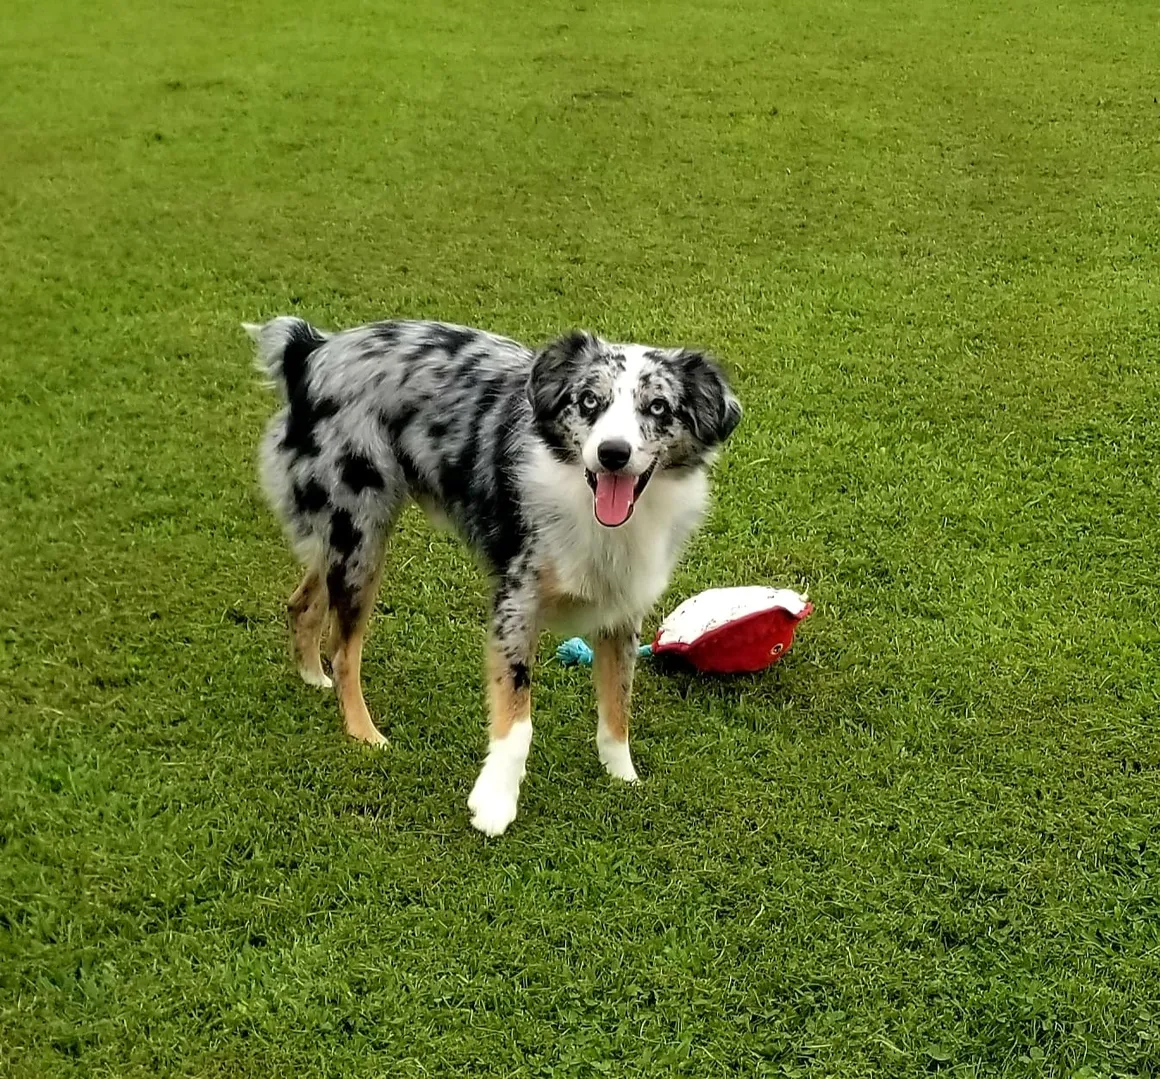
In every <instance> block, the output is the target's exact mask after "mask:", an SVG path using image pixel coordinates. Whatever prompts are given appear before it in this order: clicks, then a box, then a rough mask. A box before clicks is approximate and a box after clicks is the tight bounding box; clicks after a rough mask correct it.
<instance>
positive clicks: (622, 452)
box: [596, 438, 632, 472]
mask: <svg viewBox="0 0 1160 1079" xmlns="http://www.w3.org/2000/svg"><path fill="white" fill-rule="evenodd" d="M631 456H632V447H631V446H630V445H629V444H628V443H627V442H625V441H624V439H623V438H610V439H609V440H608V441H607V442H601V443H600V445H599V446H598V447H597V448H596V457H597V459H598V460H599V461H600V463H601V465H602V466H603V467H604V468H607V469H608V471H609V472H615V471H616V470H617V469H618V468H624V466H625V465H626V464H628V459H629V458H630V457H631Z"/></svg>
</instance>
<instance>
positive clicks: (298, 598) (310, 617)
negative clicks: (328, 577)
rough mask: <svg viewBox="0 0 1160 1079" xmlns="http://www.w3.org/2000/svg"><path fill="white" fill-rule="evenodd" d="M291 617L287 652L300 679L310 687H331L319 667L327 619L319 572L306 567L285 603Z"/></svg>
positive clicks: (324, 593)
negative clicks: (324, 626) (323, 625)
mask: <svg viewBox="0 0 1160 1079" xmlns="http://www.w3.org/2000/svg"><path fill="white" fill-rule="evenodd" d="M286 611H287V613H288V614H289V616H290V654H291V657H292V658H293V660H294V665H295V666H296V667H297V668H298V673H299V674H300V675H302V680H303V681H304V682H307V683H308V684H310V685H312V686H324V687H329V686H330V684H331V683H330V679H329V678H328V677H327V676H326V672H325V671H323V669H322V656H321V653H320V651H319V645H320V642H321V640H322V624H323V622H324V621H325V620H326V612H327V600H326V584H325V582H324V581H323V579H322V574H321V573H320V572H319V571H318V570H315V569H308V570H307V571H306V574H305V576H304V577H303V578H302V583H301V584H300V585H299V586H298V587H297V588H296V589H295V590H294V594H293V595H292V596H291V597H290V599H289V602H287V604H286Z"/></svg>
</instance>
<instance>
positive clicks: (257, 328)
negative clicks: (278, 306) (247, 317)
mask: <svg viewBox="0 0 1160 1079" xmlns="http://www.w3.org/2000/svg"><path fill="white" fill-rule="evenodd" d="M242 329H243V330H245V331H246V333H247V334H248V335H249V337H250V340H251V341H253V342H254V343H255V344H256V343H257V341H258V338H259V337H261V335H262V327H261V324H260V323H257V322H243V323H242Z"/></svg>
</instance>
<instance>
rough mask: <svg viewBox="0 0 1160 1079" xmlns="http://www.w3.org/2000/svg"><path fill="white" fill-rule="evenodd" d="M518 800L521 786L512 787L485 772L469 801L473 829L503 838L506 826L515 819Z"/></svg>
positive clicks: (512, 784)
mask: <svg viewBox="0 0 1160 1079" xmlns="http://www.w3.org/2000/svg"><path fill="white" fill-rule="evenodd" d="M519 798H520V786H519V783H511V782H509V781H507V780H506V779H505V778H504V777H503V776H498V775H495V774H494V773H491V774H489V773H488V770H487V769H486V768H484V770H483V771H482V772H480V774H479V778H478V779H477V780H476V781H475V786H474V787H473V788H472V790H471V796H470V797H469V798H468V799H467V808H468V809H470V810H471V825H472V827H473V828H476V829H478V830H479V831H481V832H483V834H484V835H492V836H495V835H503V833H504V832H505V831H507V826H508V825H509V824H511V822H512V821H514V820H515V819H516V811H517V809H518V807H519Z"/></svg>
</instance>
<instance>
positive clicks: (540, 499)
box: [527, 451, 708, 633]
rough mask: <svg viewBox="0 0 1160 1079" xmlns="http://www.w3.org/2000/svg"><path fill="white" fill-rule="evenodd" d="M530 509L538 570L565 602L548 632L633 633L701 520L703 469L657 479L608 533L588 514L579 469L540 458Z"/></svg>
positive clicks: (531, 481)
mask: <svg viewBox="0 0 1160 1079" xmlns="http://www.w3.org/2000/svg"><path fill="white" fill-rule="evenodd" d="M527 484H528V487H527V493H528V509H529V511H530V516H531V517H532V519H533V521H534V527H535V529H536V534H537V544H536V546H537V548H538V552H537V553H538V555H539V558H540V564H541V566H543V567H545V568H546V569H547V570H548V571H549V573H550V575H551V577H552V578H553V584H554V586H555V588H556V589H557V590H558V591H559V592H561V593H563V594H564V595H565V596H567V597H568V600H569V602H567V603H564V604H561V605H559V607H558V608H557V609H556V610H554V611H550V612H548V614H549V625H548V627H547V628H551V629H556V630H560V631H566V632H580V633H587V632H592V631H593V630H596V629H600V628H604V627H608V628H614V627H621V626H626V625H627V626H631V625H634V624H635V623H637V622H639V621H640V619H642V618H643V617H644V616H645V615H646V614H647V613H648V612H649V610H651V608H652V607H653V605H654V604H655V603H656V601H657V600H658V599H659V598H660V595H661V593H662V592H664V590H665V588H666V587H667V586H668V583H669V577H670V575H671V574H672V571H673V566H674V565H675V564H676V561H677V559H678V558H679V557H680V554H681V551H682V549H683V548H684V545H685V543H686V541H687V540H688V538H689V535H690V534H691V533H692V531H693V529H694V528H696V526H697V524H698V523H699V522H700V520H701V518H702V517H703V516H704V512H705V507H706V504H707V501H708V480H707V477H706V475H705V473H704V472H703V471H701V470H697V471H693V472H688V473H683V474H679V475H676V474H672V473H664V472H662V473H659V474H658V475H655V476H654V477H653V479H652V480H651V482H650V483H649V485H648V487H647V488H646V489H645V491H644V492H643V494H642V495H641V497H640V499H639V501H638V502H637V504H636V507H635V509H634V511H633V514H632V517H631V518H630V519H629V520H628V521H627V522H625V523H624V524H623V525H621V526H620V527H619V528H606V527H604V525H602V524H600V523H599V522H598V521H597V520H596V518H595V516H594V515H593V512H592V491H591V489H590V488H589V487H588V484H587V482H586V480H585V478H584V475H583V471H582V469H581V468H578V467H575V466H572V467H568V466H565V465H563V464H561V463H560V462H558V461H556V460H555V459H554V458H552V457H551V456H550V455H549V454H548V453H547V452H546V451H545V452H544V453H543V454H538V455H537V456H536V459H535V460H534V461H533V462H532V467H531V468H530V470H529V475H528V476H527Z"/></svg>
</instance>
